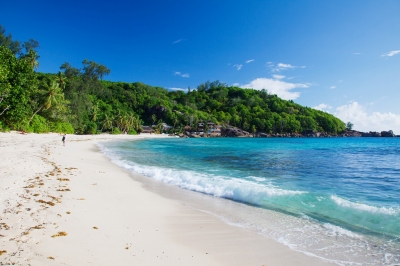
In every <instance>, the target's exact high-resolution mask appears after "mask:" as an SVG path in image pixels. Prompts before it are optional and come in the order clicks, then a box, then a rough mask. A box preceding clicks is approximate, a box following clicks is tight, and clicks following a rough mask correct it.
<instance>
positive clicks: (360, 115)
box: [334, 102, 400, 134]
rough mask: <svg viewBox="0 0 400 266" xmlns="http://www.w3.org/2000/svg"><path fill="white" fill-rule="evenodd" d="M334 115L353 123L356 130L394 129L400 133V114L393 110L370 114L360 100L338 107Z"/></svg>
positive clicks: (396, 132)
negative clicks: (392, 111)
mask: <svg viewBox="0 0 400 266" xmlns="http://www.w3.org/2000/svg"><path fill="white" fill-rule="evenodd" d="M334 115H335V116H337V117H339V118H340V119H341V120H342V121H343V122H345V123H347V122H351V123H353V124H354V129H355V130H359V131H363V132H368V131H378V132H380V131H387V130H393V132H394V133H395V134H400V114H394V113H391V112H389V113H380V112H373V113H372V114H368V113H367V112H366V110H365V108H364V107H363V106H362V105H360V104H359V103H358V102H351V103H349V104H347V105H342V106H339V107H338V108H336V112H335V113H334Z"/></svg>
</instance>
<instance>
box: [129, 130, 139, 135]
mask: <svg viewBox="0 0 400 266" xmlns="http://www.w3.org/2000/svg"><path fill="white" fill-rule="evenodd" d="M128 134H129V135H137V132H136V130H134V129H132V130H131V131H129V133H128Z"/></svg>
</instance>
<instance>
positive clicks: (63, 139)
mask: <svg viewBox="0 0 400 266" xmlns="http://www.w3.org/2000/svg"><path fill="white" fill-rule="evenodd" d="M66 136H67V135H66V134H64V135H63V136H62V139H61V140H62V142H63V145H64V146H65V137H66Z"/></svg>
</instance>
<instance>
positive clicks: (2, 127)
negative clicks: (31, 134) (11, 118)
mask: <svg viewBox="0 0 400 266" xmlns="http://www.w3.org/2000/svg"><path fill="white" fill-rule="evenodd" d="M0 131H1V132H9V131H10V128H9V127H7V126H6V125H4V124H3V123H2V122H1V121H0Z"/></svg>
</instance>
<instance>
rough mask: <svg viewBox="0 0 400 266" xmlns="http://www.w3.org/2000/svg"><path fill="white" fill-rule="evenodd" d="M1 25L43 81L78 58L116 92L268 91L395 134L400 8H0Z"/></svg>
mask: <svg viewBox="0 0 400 266" xmlns="http://www.w3.org/2000/svg"><path fill="white" fill-rule="evenodd" d="M1 2H2V3H1V9H0V24H1V25H2V26H3V27H5V28H6V29H7V32H8V33H11V34H12V35H13V37H14V38H15V39H18V40H27V39H29V38H33V39H36V40H37V41H39V43H40V49H39V54H40V59H39V62H40V67H39V71H42V72H57V71H59V67H60V65H61V64H62V63H64V62H69V63H70V64H71V65H73V66H75V67H78V68H79V67H81V62H82V61H83V59H85V58H86V59H88V60H93V61H96V62H98V63H101V64H104V65H105V66H107V67H108V68H110V69H111V74H110V75H109V76H107V77H106V79H108V80H112V81H125V82H136V81H140V82H144V83H146V84H149V85H153V86H160V87H164V88H167V89H184V90H185V89H187V88H188V87H189V86H190V87H191V88H196V87H197V86H198V85H199V84H200V83H203V82H205V81H207V80H210V81H214V80H219V81H221V82H224V83H227V84H228V85H237V86H240V87H252V88H255V89H262V88H265V89H267V90H268V91H269V92H270V93H274V94H277V95H278V96H280V97H282V98H284V99H292V100H294V101H295V102H297V103H299V104H302V105H305V106H309V107H315V108H317V109H321V110H324V111H327V112H330V113H332V114H335V115H337V116H338V117H339V118H341V119H342V120H343V121H345V122H347V121H351V122H353V123H354V125H355V129H357V130H362V131H369V130H377V131H378V130H379V131H380V130H389V129H392V130H394V131H395V133H397V134H400V104H399V99H400V97H399V96H400V15H399V14H400V1H390V0H388V1H386V0H385V1H370V0H358V1H354V0H353V1H345V0H335V1H333V0H332V1H328V0H324V1H319V0H318V1H317V0H315V1H306V0H304V1H238V0H229V1H228V0H227V1H217V0H214V1H208V0H203V1H197V0H193V1H180V0H178V1H168V0H159V1H154V0H148V1H118V0H115V1H92V0H89V1H62V2H61V1H41V0H37V1H5V0H3V1H1Z"/></svg>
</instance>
